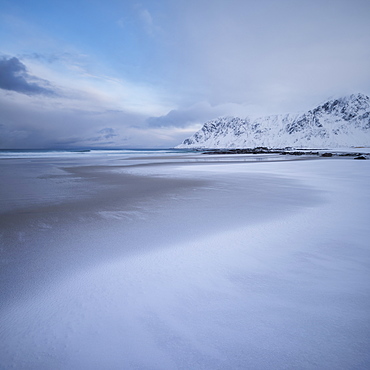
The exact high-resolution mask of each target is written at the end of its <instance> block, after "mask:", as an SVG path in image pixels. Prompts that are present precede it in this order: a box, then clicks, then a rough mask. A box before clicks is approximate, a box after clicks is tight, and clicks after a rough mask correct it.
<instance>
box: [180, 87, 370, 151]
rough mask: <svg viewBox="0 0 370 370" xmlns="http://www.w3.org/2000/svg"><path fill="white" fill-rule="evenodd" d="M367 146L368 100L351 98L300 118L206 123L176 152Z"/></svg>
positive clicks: (369, 138) (229, 119)
mask: <svg viewBox="0 0 370 370" xmlns="http://www.w3.org/2000/svg"><path fill="white" fill-rule="evenodd" d="M258 146H264V147H269V148H284V147H296V148H337V147H352V146H370V98H369V97H368V96H366V95H363V94H353V95H350V96H347V97H343V98H340V99H333V100H330V101H328V102H326V103H325V104H323V105H320V106H318V107H316V108H315V109H312V110H309V111H308V112H305V113H303V114H285V115H275V116H267V117H260V118H257V119H250V118H248V117H247V118H245V119H242V118H238V117H223V118H217V119H215V120H212V121H209V122H207V123H205V124H204V126H203V127H202V128H201V129H200V130H199V131H198V132H196V133H195V134H194V135H193V136H191V137H190V138H188V139H186V140H184V142H183V143H182V144H180V145H178V146H177V148H253V147H258Z"/></svg>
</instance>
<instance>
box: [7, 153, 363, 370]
mask: <svg viewBox="0 0 370 370" xmlns="http://www.w3.org/2000/svg"><path fill="white" fill-rule="evenodd" d="M0 168H1V171H2V175H1V177H2V182H1V185H0V190H1V198H0V206H1V207H0V210H1V213H0V227H1V234H0V235H1V269H0V271H1V272H0V274H1V297H2V299H1V302H0V308H1V315H0V327H1V329H0V340H1V345H0V359H1V360H0V367H1V368H4V369H8V368H12V367H14V368H17V369H55V368H58V369H83V368H86V369H102V368H106V369H246V368H250V369H271V368H274V369H297V368H299V369H312V368H325V369H329V368H332V369H334V368H342V369H357V368H358V369H360V368H367V367H369V366H370V354H369V351H368V343H369V339H370V315H369V312H370V285H369V281H370V280H369V278H370V264H369V257H370V249H369V245H370V243H369V240H370V228H369V225H368V220H369V218H370V193H369V190H368V184H369V180H370V161H366V160H365V161H356V160H353V159H352V158H325V159H323V158H312V159H311V158H309V157H307V158H302V157H299V158H294V157H292V158H289V159H285V158H284V159H281V157H279V156H274V155H261V156H252V155H235V156H230V155H229V156H228V155H214V156H202V155H201V154H194V153H185V154H184V153H182V154H171V153H169V154H161V155H159V154H158V155H155V156H150V155H146V156H140V155H134V154H132V155H129V156H122V157H120V156H115V157H106V156H96V157H92V156H89V155H88V154H87V155H80V156H78V155H76V156H73V157H41V158H9V159H1V160H0Z"/></svg>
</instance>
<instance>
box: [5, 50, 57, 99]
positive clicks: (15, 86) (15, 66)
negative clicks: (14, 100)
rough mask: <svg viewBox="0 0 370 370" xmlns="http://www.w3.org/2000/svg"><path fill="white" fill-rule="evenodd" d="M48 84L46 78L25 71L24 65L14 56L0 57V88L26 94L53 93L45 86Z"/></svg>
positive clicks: (53, 93)
mask: <svg viewBox="0 0 370 370" xmlns="http://www.w3.org/2000/svg"><path fill="white" fill-rule="evenodd" d="M45 85H46V86H48V85H50V84H49V83H48V82H47V81H46V80H43V79H40V78H37V77H35V76H32V75H30V74H29V73H28V72H27V68H26V66H25V65H24V64H23V63H22V62H21V61H20V60H19V59H18V58H16V57H12V58H6V57H3V58H2V59H0V88H1V89H4V90H10V91H15V92H18V93H22V94H27V95H35V94H36V95H37V94H42V95H55V92H54V91H53V90H52V89H51V88H49V87H45Z"/></svg>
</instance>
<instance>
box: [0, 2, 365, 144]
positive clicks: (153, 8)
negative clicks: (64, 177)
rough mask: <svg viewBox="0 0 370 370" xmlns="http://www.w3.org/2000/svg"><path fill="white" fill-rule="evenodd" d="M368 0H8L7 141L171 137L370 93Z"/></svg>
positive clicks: (4, 37) (158, 140) (0, 25)
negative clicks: (233, 119) (212, 123)
mask: <svg viewBox="0 0 370 370" xmlns="http://www.w3.org/2000/svg"><path fill="white" fill-rule="evenodd" d="M369 17H370V1H369V0H279V1H277V0H156V1H150V0H144V1H133V0H132V1H131V0H104V1H103V0H53V1H50V0H33V1H29V0H0V149H11V148H13V149H21V148H24V149H36V148H41V149H42V148H144V147H146V148H169V147H173V146H175V145H177V144H179V143H181V142H182V141H183V140H184V139H185V138H187V137H189V136H191V135H192V134H193V133H194V132H195V131H197V130H198V129H199V128H200V127H201V126H202V124H203V123H205V122H206V121H207V120H210V119H213V118H217V117H219V116H240V117H242V118H244V117H246V116H264V115H270V114H281V113H288V112H292V113H296V112H301V111H306V110H308V109H311V108H314V107H315V106H317V105H318V104H320V103H322V102H324V101H326V100H328V99H330V98H332V97H336V96H344V95H348V94H352V93H358V92H361V93H364V94H367V95H370V47H369V45H370V22H369Z"/></svg>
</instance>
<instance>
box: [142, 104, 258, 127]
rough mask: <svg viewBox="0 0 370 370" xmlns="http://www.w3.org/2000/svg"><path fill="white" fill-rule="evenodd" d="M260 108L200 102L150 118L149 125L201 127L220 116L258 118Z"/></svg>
mask: <svg viewBox="0 0 370 370" xmlns="http://www.w3.org/2000/svg"><path fill="white" fill-rule="evenodd" d="M256 112H258V108H256V107H255V106H252V105H246V104H235V103H226V104H218V105H211V104H210V103H208V102H200V103H196V104H193V105H191V106H189V107H185V108H178V109H173V110H171V111H170V112H169V113H167V114H166V115H163V116H159V117H150V118H148V119H147V123H148V125H149V126H150V127H180V128H185V127H190V126H194V125H200V124H203V123H205V122H206V121H208V120H211V119H213V118H217V117H220V116H239V117H246V116H256Z"/></svg>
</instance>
